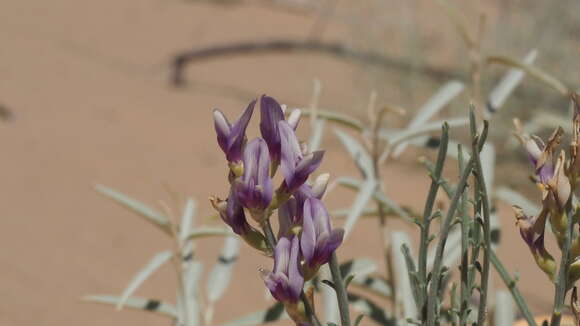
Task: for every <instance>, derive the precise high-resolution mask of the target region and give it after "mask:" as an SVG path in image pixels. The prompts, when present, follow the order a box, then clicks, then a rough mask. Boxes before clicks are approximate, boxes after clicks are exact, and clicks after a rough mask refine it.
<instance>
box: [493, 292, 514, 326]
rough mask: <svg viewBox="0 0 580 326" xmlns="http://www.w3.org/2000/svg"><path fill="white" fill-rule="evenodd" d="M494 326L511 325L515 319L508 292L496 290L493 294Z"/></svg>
mask: <svg viewBox="0 0 580 326" xmlns="http://www.w3.org/2000/svg"><path fill="white" fill-rule="evenodd" d="M493 317H494V323H493V324H494V325H495V326H511V325H513V324H514V322H515V320H516V311H515V309H514V301H513V299H512V296H511V294H510V293H509V292H507V291H505V290H499V291H497V293H496V295H495V309H494V313H493Z"/></svg>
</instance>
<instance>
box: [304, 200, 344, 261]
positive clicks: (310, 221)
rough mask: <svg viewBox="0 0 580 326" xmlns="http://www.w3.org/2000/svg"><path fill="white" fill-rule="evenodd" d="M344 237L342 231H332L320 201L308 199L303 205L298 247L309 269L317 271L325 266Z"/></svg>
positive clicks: (328, 217)
mask: <svg viewBox="0 0 580 326" xmlns="http://www.w3.org/2000/svg"><path fill="white" fill-rule="evenodd" d="M343 237H344V230H343V229H338V228H337V229H333V228H332V226H331V224H330V216H329V215H328V212H327V211H326V207H324V204H323V203H322V201H320V200H319V199H316V198H308V199H307V200H306V201H305V203H304V216H303V223H302V236H301V239H300V247H301V249H302V255H303V256H304V261H305V263H306V265H307V266H308V268H309V269H311V270H318V267H320V266H321V265H323V264H326V263H327V262H328V261H329V260H330V257H331V255H332V253H333V252H334V251H335V250H336V248H338V246H340V244H341V243H342V239H343Z"/></svg>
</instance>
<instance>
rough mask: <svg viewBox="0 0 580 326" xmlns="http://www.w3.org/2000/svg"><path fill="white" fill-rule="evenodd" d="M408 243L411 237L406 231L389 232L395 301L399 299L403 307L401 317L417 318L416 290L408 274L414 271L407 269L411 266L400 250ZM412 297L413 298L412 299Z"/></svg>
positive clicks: (409, 243) (408, 244)
mask: <svg viewBox="0 0 580 326" xmlns="http://www.w3.org/2000/svg"><path fill="white" fill-rule="evenodd" d="M410 245H411V239H410V238H409V235H407V233H405V232H402V231H398V232H393V233H392V234H391V257H393V269H394V274H395V275H394V276H395V280H396V281H395V283H396V284H397V293H398V295H397V301H400V302H398V304H401V305H402V307H403V317H404V318H405V319H408V318H410V319H417V318H418V312H417V305H416V302H415V300H417V298H416V291H413V286H412V285H411V278H410V276H409V275H410V273H413V272H415V271H414V270H408V269H407V268H408V267H412V266H408V264H407V261H406V258H405V255H404V254H403V252H402V251H401V248H402V247H403V246H407V247H409V246H410ZM414 298H415V300H413V299H414Z"/></svg>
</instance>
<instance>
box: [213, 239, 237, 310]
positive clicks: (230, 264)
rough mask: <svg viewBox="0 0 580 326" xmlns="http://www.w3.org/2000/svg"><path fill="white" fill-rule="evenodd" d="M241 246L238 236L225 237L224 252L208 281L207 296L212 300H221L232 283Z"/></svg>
mask: <svg viewBox="0 0 580 326" xmlns="http://www.w3.org/2000/svg"><path fill="white" fill-rule="evenodd" d="M239 248H240V242H239V241H238V239H237V238H235V237H227V238H226V239H225V241H224V247H223V249H222V252H221V254H220V256H219V258H218V261H217V263H216V264H215V266H214V267H213V270H212V271H211V273H210V274H209V279H208V281H207V298H208V300H209V301H210V302H215V301H217V300H219V299H220V298H221V297H222V296H223V294H224V292H225V290H226V289H227V287H228V285H229V284H230V279H231V277H232V270H233V268H234V265H235V263H236V260H237V259H238V252H239Z"/></svg>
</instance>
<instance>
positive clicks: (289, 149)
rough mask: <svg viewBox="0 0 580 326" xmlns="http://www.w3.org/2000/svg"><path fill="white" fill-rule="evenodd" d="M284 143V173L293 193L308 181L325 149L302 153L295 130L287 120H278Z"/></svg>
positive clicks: (282, 165)
mask: <svg viewBox="0 0 580 326" xmlns="http://www.w3.org/2000/svg"><path fill="white" fill-rule="evenodd" d="M278 129H279V131H280V139H281V145H282V147H281V148H282V161H281V167H282V174H283V175H284V181H285V184H286V188H287V190H288V192H290V193H292V192H294V191H295V190H296V189H298V188H299V187H300V186H302V185H303V184H304V182H306V180H307V179H308V176H309V175H310V174H311V173H312V172H314V170H316V168H318V166H319V165H320V163H321V162H322V157H323V156H324V151H316V152H313V153H310V154H308V155H304V154H303V153H302V149H301V148H300V145H299V144H298V139H297V138H296V134H294V130H293V129H292V127H291V126H290V125H289V124H288V122H286V121H279V122H278Z"/></svg>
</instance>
